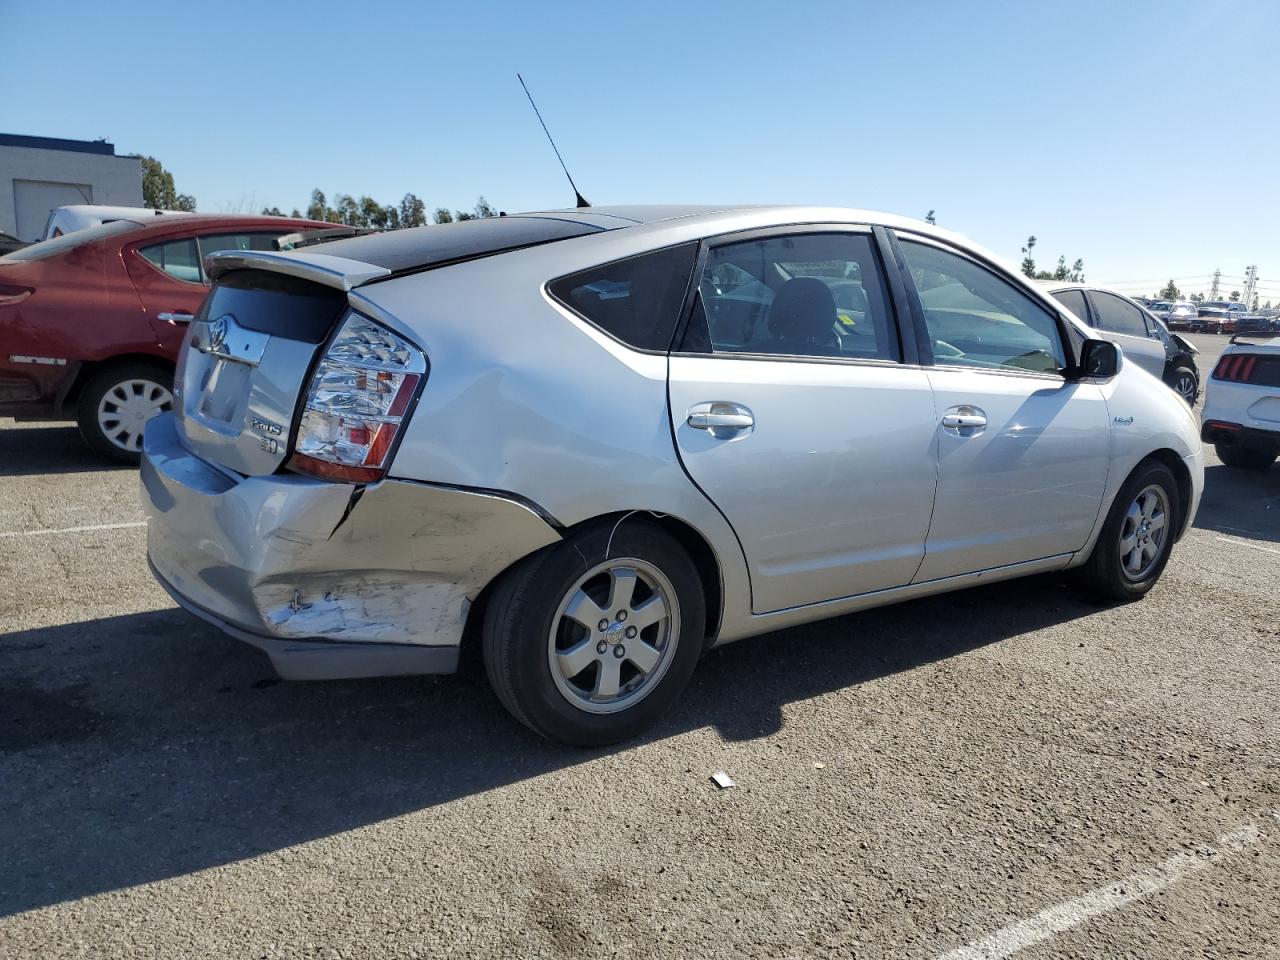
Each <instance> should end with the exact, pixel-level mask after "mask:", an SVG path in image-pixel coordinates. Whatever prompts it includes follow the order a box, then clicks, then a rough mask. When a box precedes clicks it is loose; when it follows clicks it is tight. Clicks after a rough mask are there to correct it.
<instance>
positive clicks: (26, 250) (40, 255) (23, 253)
mask: <svg viewBox="0 0 1280 960" xmlns="http://www.w3.org/2000/svg"><path fill="white" fill-rule="evenodd" d="M140 226H141V225H140V224H137V223H134V222H133V221H132V220H112V221H111V222H110V223H103V224H100V225H98V226H96V227H86V228H85V229H83V230H73V231H72V232H71V233H64V234H63V235H62V236H60V237H54V238H53V239H52V240H41V241H40V242H39V243H33V244H32V245H31V246H29V247H23V248H22V249H21V250H15V251H13V253H10V254H6V255H5V256H4V257H2V258H0V259H4V260H44V259H46V258H47V257H56V256H57V255H58V254H60V253H66V252H67V251H68V250H74V249H75V248H76V247H81V246H84V245H85V244H86V243H94V242H96V241H98V240H105V239H107V238H108V237H114V236H116V235H118V234H121V233H128V232H129V231H131V230H137V229H139V227H140Z"/></svg>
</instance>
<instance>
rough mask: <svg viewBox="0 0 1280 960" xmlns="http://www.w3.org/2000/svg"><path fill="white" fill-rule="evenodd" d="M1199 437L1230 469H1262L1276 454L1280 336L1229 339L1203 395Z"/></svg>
mask: <svg viewBox="0 0 1280 960" xmlns="http://www.w3.org/2000/svg"><path fill="white" fill-rule="evenodd" d="M1203 423H1204V426H1203V427H1202V428H1201V438H1202V439H1203V440H1204V442H1205V443H1212V444H1213V447H1214V449H1215V450H1216V451H1217V452H1218V458H1219V459H1220V460H1221V461H1222V462H1223V463H1225V464H1226V465H1227V466H1229V467H1239V468H1241V469H1245V470H1265V469H1266V468H1267V467H1269V466H1271V464H1272V463H1274V462H1275V459H1276V455H1277V454H1280V337H1271V338H1270V339H1259V340H1256V341H1251V340H1241V339H1240V338H1239V337H1232V338H1231V345H1230V346H1229V347H1227V349H1226V350H1224V351H1223V352H1222V358H1221V359H1220V360H1219V361H1218V365H1217V366H1216V367H1215V368H1214V370H1213V376H1211V377H1210V378H1209V382H1208V385H1207V386H1206V387H1205V393H1204V415H1203Z"/></svg>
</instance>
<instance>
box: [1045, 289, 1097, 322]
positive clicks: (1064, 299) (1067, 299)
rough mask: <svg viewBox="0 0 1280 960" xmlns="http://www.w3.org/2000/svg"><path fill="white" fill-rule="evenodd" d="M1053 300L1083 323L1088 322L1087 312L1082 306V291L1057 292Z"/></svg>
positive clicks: (1083, 305)
mask: <svg viewBox="0 0 1280 960" xmlns="http://www.w3.org/2000/svg"><path fill="white" fill-rule="evenodd" d="M1053 299H1055V300H1057V301H1058V302H1059V303H1060V304H1062V305H1063V306H1064V307H1066V308H1067V309H1068V310H1070V311H1071V312H1072V313H1074V314H1075V315H1076V316H1077V317H1079V318H1080V319H1081V320H1083V321H1084V322H1085V323H1088V322H1089V310H1088V308H1087V307H1085V304H1084V291H1083V290H1059V291H1058V292H1057V293H1055V294H1053Z"/></svg>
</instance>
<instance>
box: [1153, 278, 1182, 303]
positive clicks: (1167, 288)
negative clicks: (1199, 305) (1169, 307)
mask: <svg viewBox="0 0 1280 960" xmlns="http://www.w3.org/2000/svg"><path fill="white" fill-rule="evenodd" d="M1156 299H1158V300H1181V299H1182V292H1181V291H1180V290H1179V289H1178V285H1177V284H1176V283H1174V282H1173V280H1170V281H1169V282H1168V283H1166V284H1165V285H1164V289H1162V290H1161V291H1160V292H1159V293H1157V294H1156Z"/></svg>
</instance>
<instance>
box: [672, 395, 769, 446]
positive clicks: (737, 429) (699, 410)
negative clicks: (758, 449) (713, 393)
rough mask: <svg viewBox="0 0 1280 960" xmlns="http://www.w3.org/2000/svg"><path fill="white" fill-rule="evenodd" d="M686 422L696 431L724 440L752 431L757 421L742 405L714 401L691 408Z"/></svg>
mask: <svg viewBox="0 0 1280 960" xmlns="http://www.w3.org/2000/svg"><path fill="white" fill-rule="evenodd" d="M685 422H686V423H688V424H689V426H691V427H693V428H694V429H695V430H706V431H707V432H708V433H710V434H711V435H712V436H713V437H715V438H716V439H718V440H724V439H727V438H729V437H733V436H737V435H738V434H740V433H742V432H744V431H749V430H751V429H752V428H753V427H754V426H755V423H756V420H755V417H754V416H752V414H751V411H750V410H748V409H747V408H746V407H744V406H742V404H740V403H729V402H727V401H724V400H712V401H709V402H707V403H696V404H694V405H693V406H692V407H690V408H689V415H688V418H687V419H686V421H685Z"/></svg>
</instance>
